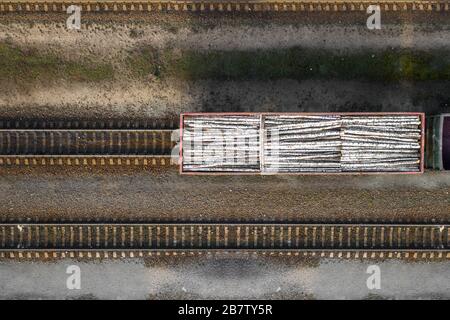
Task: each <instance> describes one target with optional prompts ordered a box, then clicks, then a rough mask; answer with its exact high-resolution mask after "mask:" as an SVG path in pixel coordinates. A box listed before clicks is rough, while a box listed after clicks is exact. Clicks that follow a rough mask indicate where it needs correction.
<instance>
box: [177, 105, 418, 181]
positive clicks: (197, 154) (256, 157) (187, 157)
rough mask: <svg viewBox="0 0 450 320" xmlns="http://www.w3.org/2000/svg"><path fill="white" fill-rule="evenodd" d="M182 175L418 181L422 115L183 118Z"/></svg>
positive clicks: (207, 115) (213, 115) (216, 115)
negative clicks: (403, 177) (393, 176)
mask: <svg viewBox="0 0 450 320" xmlns="http://www.w3.org/2000/svg"><path fill="white" fill-rule="evenodd" d="M180 128H181V141H180V159H181V161H180V173H181V174H377V173H404V174H407V173H408V174H412V173H422V172H423V170H424V142H425V141H424V130H425V116H424V114H423V113H187V114H182V115H181V119H180Z"/></svg>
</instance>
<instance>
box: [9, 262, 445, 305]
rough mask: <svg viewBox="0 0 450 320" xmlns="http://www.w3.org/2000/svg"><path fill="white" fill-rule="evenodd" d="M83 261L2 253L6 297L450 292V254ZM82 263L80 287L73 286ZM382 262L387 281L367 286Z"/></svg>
mask: <svg viewBox="0 0 450 320" xmlns="http://www.w3.org/2000/svg"><path fill="white" fill-rule="evenodd" d="M185 259H186V260H182V259H180V258H178V259H173V258H169V259H167V260H166V261H162V260H159V261H157V260H151V259H149V260H144V259H124V260H106V261H103V262H102V263H100V262H95V261H94V262H80V261H74V260H70V259H65V260H57V261H56V262H18V261H11V260H3V261H0V299H170V298H180V299H450V262H434V263H425V262H414V263H411V262H409V263H408V262H402V261H398V260H387V261H384V262H381V261H380V262H370V261H364V262H362V261H359V260H348V261H346V260H327V259H324V260H321V261H316V262H315V263H304V262H303V263H302V262H301V261H293V260H291V261H286V260H285V261H283V260H279V259H273V258H272V259H271V258H262V257H253V256H250V257H248V256H247V257H238V256H227V255H225V256H223V255H222V256H211V257H196V258H195V260H194V259H193V258H190V259H189V258H185ZM70 265H77V266H79V267H80V272H81V274H80V279H81V289H80V290H77V289H73V290H69V289H67V286H66V281H67V278H68V277H69V276H70V275H69V274H66V270H67V267H68V266H70ZM370 265H377V266H378V267H379V268H380V272H381V283H380V286H381V287H380V289H371V290H370V289H368V287H367V284H366V282H367V279H368V277H369V276H370V274H368V273H367V268H368V267H369V266H370Z"/></svg>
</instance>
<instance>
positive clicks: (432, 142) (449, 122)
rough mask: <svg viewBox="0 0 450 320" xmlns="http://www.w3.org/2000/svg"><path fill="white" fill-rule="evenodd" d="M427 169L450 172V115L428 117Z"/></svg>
mask: <svg viewBox="0 0 450 320" xmlns="http://www.w3.org/2000/svg"><path fill="white" fill-rule="evenodd" d="M425 154H426V157H425V163H426V167H427V168H430V169H435V170H450V113H447V114H441V115H435V116H430V117H427V125H426V148H425Z"/></svg>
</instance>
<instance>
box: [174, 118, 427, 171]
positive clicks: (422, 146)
mask: <svg viewBox="0 0 450 320" xmlns="http://www.w3.org/2000/svg"><path fill="white" fill-rule="evenodd" d="M267 115H270V116H276V115H292V116H295V115H298V116H300V115H302V116H321V115H339V116H389V115H403V116H408V115H409V116H418V117H419V118H420V165H419V171H379V172H280V173H267V172H260V171H259V172H238V171H236V172H204V171H202V172H196V171H183V124H184V117H191V116H203V117H205V116H206V117H207V116H211V117H213V116H262V117H264V116H267ZM179 146H180V151H179V152H180V154H179V162H178V163H179V166H180V168H179V172H180V174H182V175H221V176H225V175H226V176H228V175H380V174H422V173H423V172H424V168H425V166H424V150H425V113H423V112H186V113H181V114H180V144H179Z"/></svg>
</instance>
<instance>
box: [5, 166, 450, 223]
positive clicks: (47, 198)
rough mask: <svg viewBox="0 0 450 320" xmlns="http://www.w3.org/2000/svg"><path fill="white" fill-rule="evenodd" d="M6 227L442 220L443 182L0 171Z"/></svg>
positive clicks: (436, 176)
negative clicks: (21, 223) (46, 223)
mask: <svg viewBox="0 0 450 320" xmlns="http://www.w3.org/2000/svg"><path fill="white" fill-rule="evenodd" d="M0 194H1V195H2V196H1V197H0V207H1V208H3V209H2V216H1V218H2V219H3V220H11V221H35V220H38V221H72V220H73V221H79V220H83V221H103V222H104V221H148V222H150V221H203V222H205V221H231V222H236V221H298V222H332V221H335V222H350V221H358V222H404V223H414V222H416V223H419V222H429V223H431V222H436V223H439V222H441V223H448V221H450V175H449V174H448V173H445V172H426V173H425V174H423V175H379V176H180V175H179V174H178V172H177V171H176V169H175V168H173V169H170V170H161V171H159V172H158V171H150V170H142V169H138V168H135V167H129V168H126V167H115V168H114V167H110V168H107V167H105V168H103V169H96V168H83V167H73V168H70V167H35V168H34V169H25V168H16V169H13V168H11V169H5V167H4V168H2V169H1V170H0Z"/></svg>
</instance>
